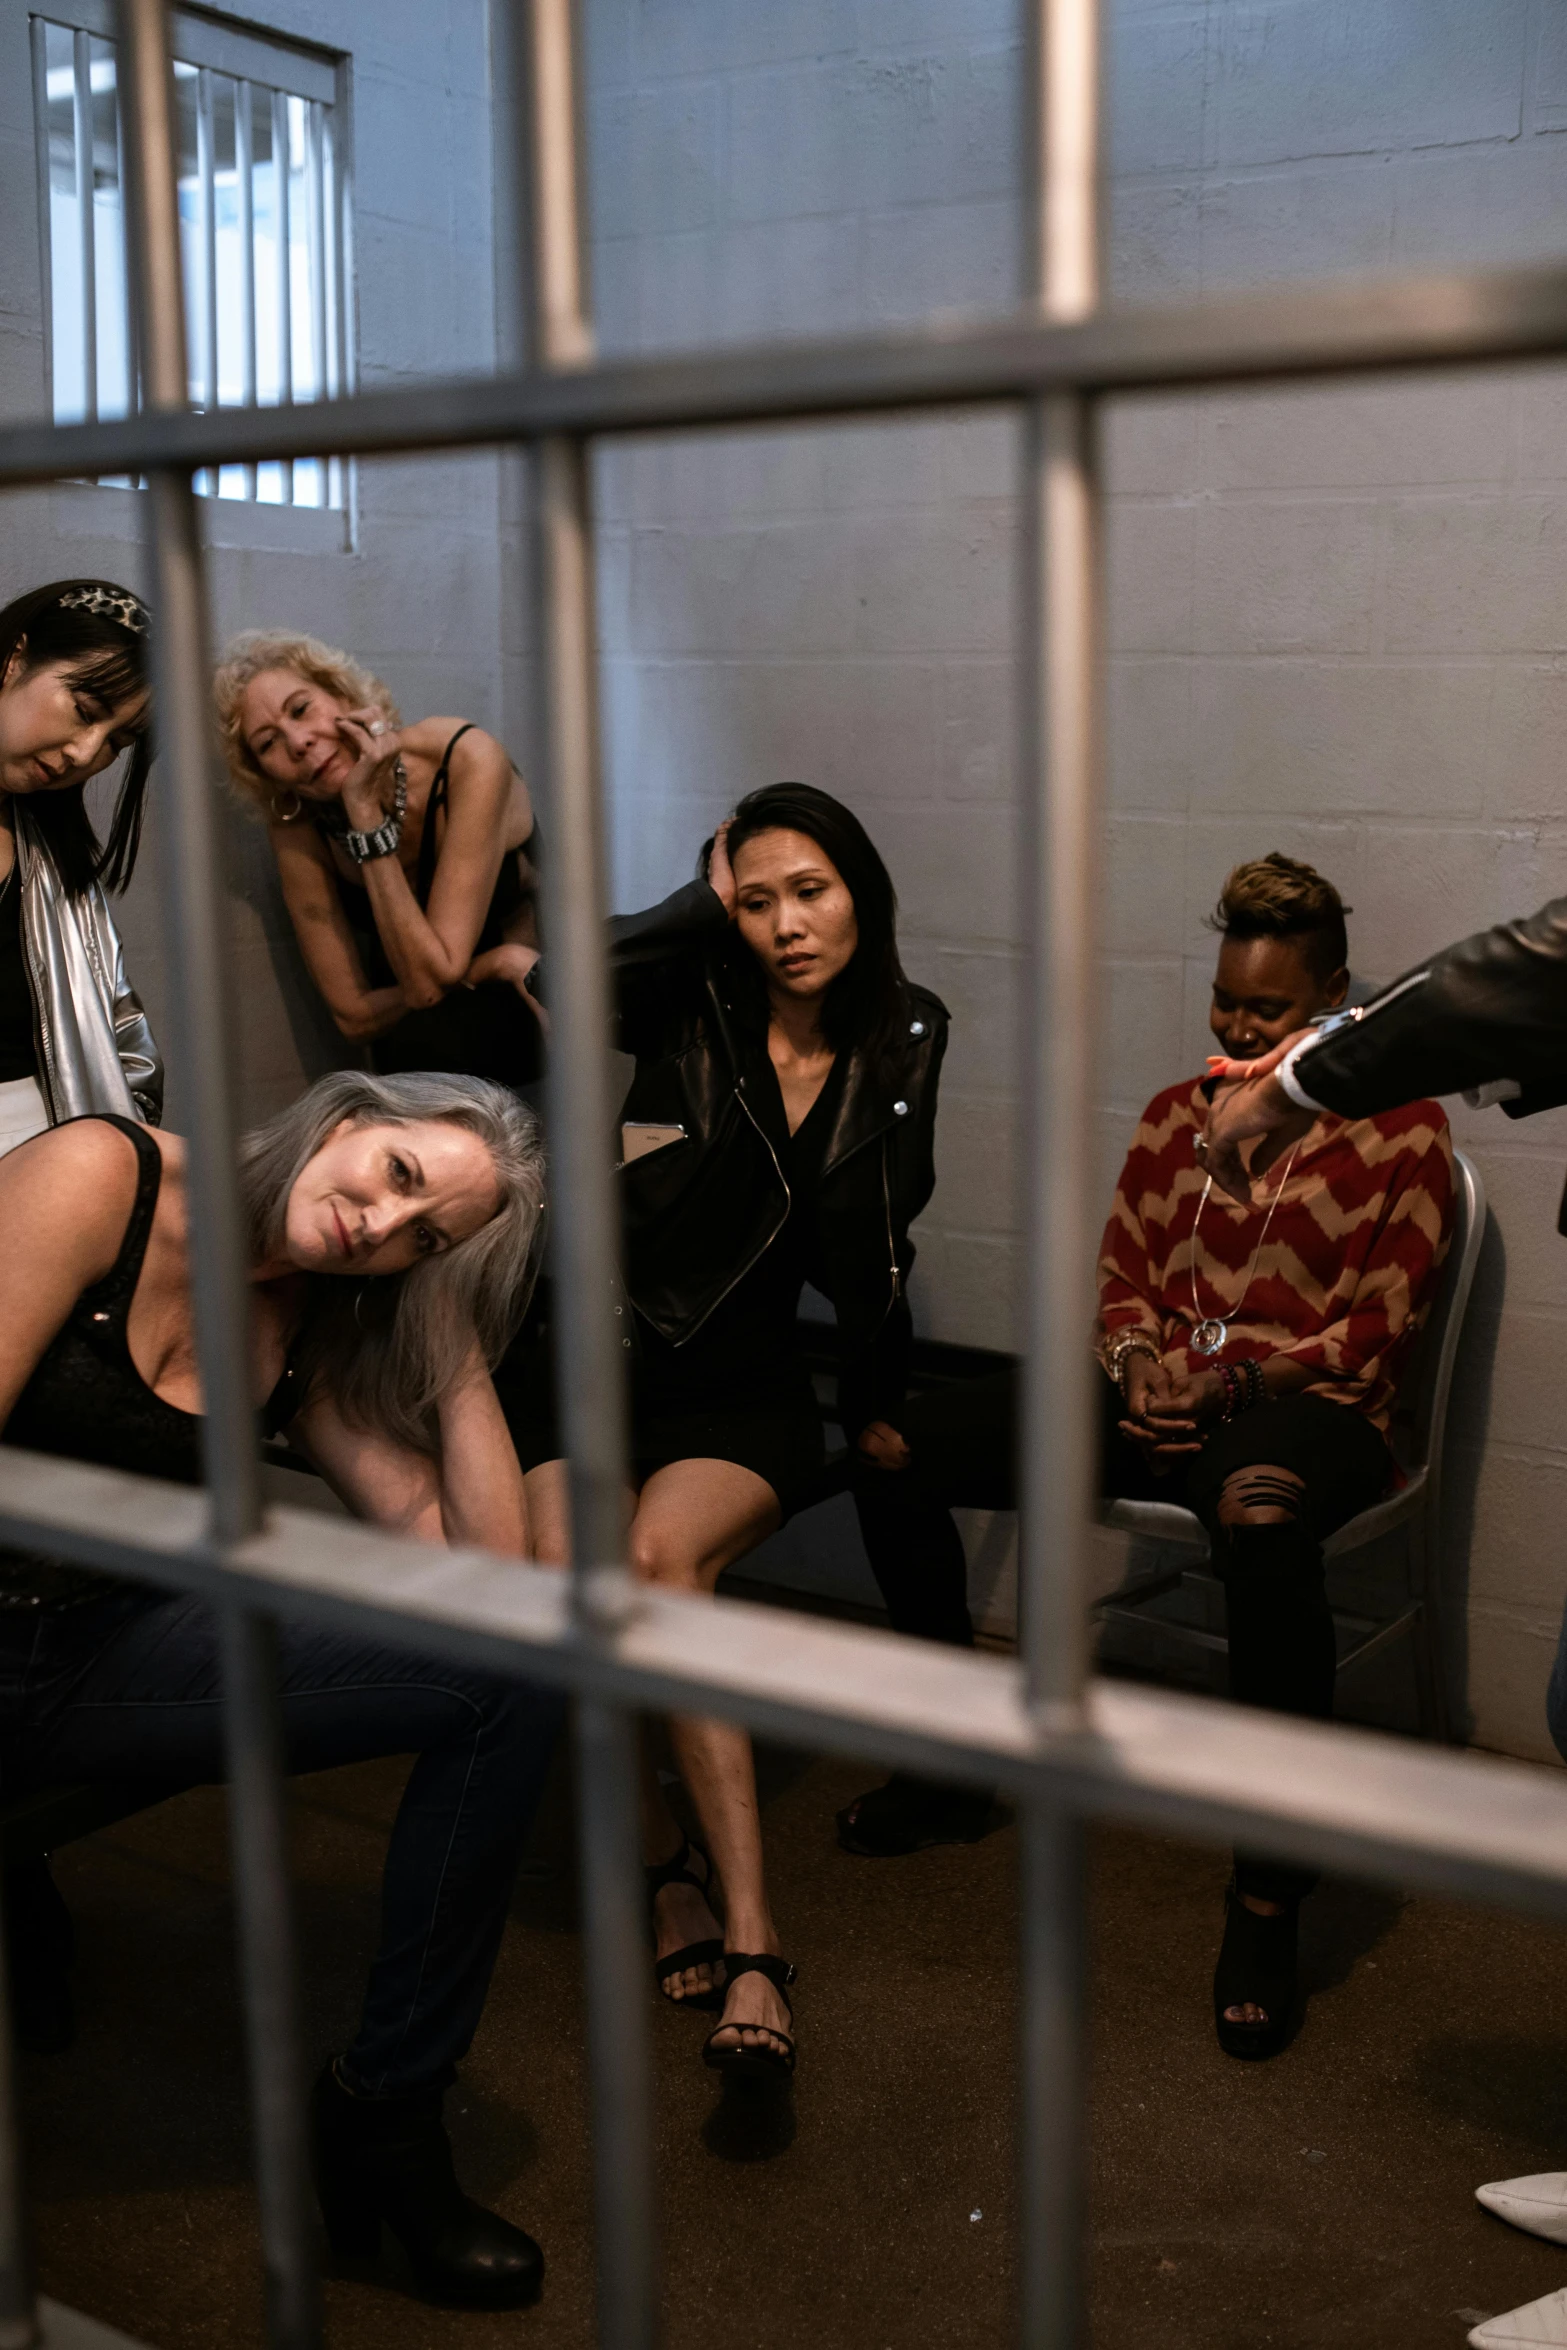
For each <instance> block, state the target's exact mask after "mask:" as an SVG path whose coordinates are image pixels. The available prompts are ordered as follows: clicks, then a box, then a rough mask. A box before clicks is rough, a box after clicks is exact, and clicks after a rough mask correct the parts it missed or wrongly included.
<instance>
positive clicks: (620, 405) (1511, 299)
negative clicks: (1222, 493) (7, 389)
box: [0, 268, 1567, 488]
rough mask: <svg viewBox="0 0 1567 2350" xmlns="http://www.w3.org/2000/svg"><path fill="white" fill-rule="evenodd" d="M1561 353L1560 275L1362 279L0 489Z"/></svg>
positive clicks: (105, 432)
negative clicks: (164, 470)
mask: <svg viewBox="0 0 1567 2350" xmlns="http://www.w3.org/2000/svg"><path fill="white" fill-rule="evenodd" d="M1558 354H1567V270H1564V269H1561V268H1546V269H1527V270H1511V271H1491V272H1482V273H1477V274H1474V275H1468V276H1463V275H1454V276H1448V277H1434V278H1398V279H1392V280H1389V281H1387V282H1381V281H1378V280H1376V279H1374V278H1368V279H1366V280H1365V281H1363V282H1360V283H1354V284H1350V285H1325V286H1302V287H1300V288H1299V289H1297V290H1293V291H1285V292H1269V293H1265V294H1249V295H1236V296H1234V297H1231V298H1226V299H1224V300H1221V301H1205V302H1192V303H1185V304H1183V305H1181V306H1180V307H1179V308H1158V309H1156V308H1152V307H1150V308H1142V307H1137V308H1131V307H1128V308H1125V309H1121V310H1105V311H1101V312H1099V313H1097V314H1096V315H1095V316H1093V317H1091V318H1088V319H1086V320H1084V321H1083V322H1082V323H1081V324H1075V325H1063V326H1045V325H1035V324H1033V323H1031V322H1029V321H1026V320H1023V319H1019V318H1015V317H1014V318H1005V319H990V320H986V319H972V318H960V319H949V320H946V321H940V320H938V321H935V322H933V323H932V324H930V325H927V326H922V327H920V328H917V329H914V330H911V331H909V332H906V333H899V334H885V335H842V336H835V337H832V338H830V339H825V340H820V341H811V342H804V341H802V342H776V343H766V344H752V345H748V346H746V347H744V348H741V349H736V350H730V351H724V350H719V351H703V352H692V353H677V354H674V355H672V356H669V357H659V358H651V359H625V360H607V361H604V362H601V363H599V364H596V365H592V366H585V367H550V368H541V369H534V370H531V371H528V372H525V373H521V374H510V375H495V376H475V377H473V378H472V379H470V380H458V381H452V380H450V379H447V380H444V381H438V382H432V383H429V384H422V385H417V386H411V387H407V388H400V389H398V390H396V391H380V392H362V393H360V394H358V395H357V396H356V397H354V398H352V399H347V400H323V401H317V402H313V403H310V404H307V405H304V406H298V407H284V408H220V409H215V410H210V411H208V412H206V413H204V414H201V415H196V414H191V413H187V412H186V411H185V410H183V409H163V410H155V409H148V410H146V411H144V412H143V413H142V414H140V415H138V416H131V417H126V418H125V419H124V420H123V421H122V422H116V423H110V424H83V425H64V426H58V425H50V424H43V423H39V424H35V425H16V426H11V427H9V428H7V429H6V430H5V431H3V432H0V488H6V487H17V486H20V485H22V484H24V483H27V482H35V481H46V480H54V479H73V480H74V479H78V478H83V479H89V478H93V477H95V476H98V475H104V474H120V473H138V472H146V471H149V470H151V469H152V468H154V467H157V466H160V465H173V466H181V467H185V466H188V467H190V468H191V469H192V470H194V469H196V468H198V467H203V466H212V465H219V464H240V463H243V464H262V463H266V462H268V461H271V460H273V459H284V460H286V459H288V458H292V457H319V456H327V455H335V456H348V455H353V454H358V455H361V456H395V455H399V454H406V453H408V452H410V451H413V450H418V449H437V448H458V447H464V446H466V447H476V446H484V445H488V444H494V443H497V442H503V441H512V440H532V439H538V438H542V437H543V436H544V435H546V434H551V433H563V434H567V435H581V434H591V433H632V432H673V431H680V430H684V429H690V428H692V427H698V426H720V425H759V424H784V423H799V422H802V421H805V420H808V419H810V418H812V417H822V416H834V415H837V416H849V415H855V414H860V413H869V412H873V411H877V410H881V411H885V410H889V409H898V408H916V407H930V406H950V405H954V404H961V403H964V402H971V401H990V400H1016V399H1025V398H1032V397H1037V396H1040V395H1044V394H1048V393H1051V392H1060V391H1082V392H1091V393H1092V392H1138V391H1144V392H1146V391H1171V390H1181V389H1186V388H1196V387H1197V386H1200V385H1203V384H1222V383H1246V382H1259V381H1266V380H1269V379H1278V378H1288V377H1300V376H1324V375H1340V374H1349V373H1363V372H1365V371H1367V370H1378V369H1387V368H1407V367H1426V368H1429V367H1439V366H1444V365H1459V364H1474V363H1478V362H1481V361H1490V360H1503V359H1531V358H1533V359H1538V358H1549V357H1552V356H1554V355H1558Z"/></svg>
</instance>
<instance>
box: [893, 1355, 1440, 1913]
mask: <svg viewBox="0 0 1567 2350" xmlns="http://www.w3.org/2000/svg"><path fill="white" fill-rule="evenodd" d="M1099 1385H1100V1462H1101V1491H1102V1492H1103V1493H1104V1494H1105V1495H1106V1497H1107V1498H1110V1499H1114V1500H1128V1501H1173V1502H1180V1503H1182V1504H1184V1505H1185V1507H1186V1508H1187V1509H1190V1510H1193V1511H1195V1513H1196V1515H1197V1516H1198V1517H1199V1518H1200V1519H1201V1520H1202V1522H1203V1525H1204V1527H1205V1528H1206V1529H1207V1533H1208V1537H1209V1540H1210V1542H1211V1543H1212V1545H1213V1564H1214V1572H1215V1574H1217V1575H1218V1576H1219V1578H1220V1580H1221V1581H1222V1583H1223V1585H1224V1592H1225V1602H1226V1608H1227V1612H1228V1618H1229V1642H1230V1694H1231V1696H1232V1697H1234V1698H1235V1699H1236V1700H1237V1701H1238V1702H1239V1703H1240V1704H1242V1705H1260V1706H1267V1707H1269V1708H1270V1709H1271V1710H1273V1711H1274V1712H1277V1713H1292V1714H1307V1715H1311V1716H1315V1717H1317V1718H1319V1719H1326V1718H1327V1716H1328V1715H1330V1714H1331V1713H1332V1711H1333V1676H1334V1647H1333V1617H1332V1614H1331V1612H1330V1610H1329V1607H1328V1601H1327V1592H1326V1589H1325V1586H1324V1577H1323V1566H1322V1545H1323V1543H1324V1541H1325V1540H1326V1539H1327V1537H1328V1535H1330V1534H1332V1533H1333V1532H1335V1531H1336V1529H1337V1528H1338V1527H1340V1526H1342V1525H1344V1524H1345V1523H1346V1522H1347V1521H1348V1520H1349V1519H1350V1518H1353V1517H1355V1516H1357V1515H1358V1514H1359V1512H1360V1511H1361V1510H1364V1509H1369V1508H1370V1506H1371V1504H1372V1503H1373V1502H1374V1501H1379V1500H1380V1499H1381V1497H1382V1495H1383V1494H1384V1493H1386V1492H1387V1490H1388V1487H1389V1485H1390V1484H1391V1482H1392V1477H1393V1462H1392V1456H1391V1455H1390V1454H1389V1452H1388V1449H1387V1445H1386V1443H1385V1441H1384V1439H1383V1437H1382V1436H1381V1434H1380V1433H1379V1431H1378V1430H1377V1429H1375V1428H1374V1427H1373V1426H1372V1425H1371V1422H1370V1421H1369V1420H1368V1419H1366V1418H1365V1416H1364V1414H1362V1413H1360V1412H1357V1411H1355V1410H1353V1409H1352V1408H1350V1407H1349V1406H1348V1405H1345V1404H1336V1403H1328V1402H1326V1401H1324V1399H1323V1398H1322V1397H1321V1396H1316V1395H1289V1396H1280V1397H1279V1398H1277V1399H1276V1400H1274V1401H1271V1402H1268V1403H1264V1404H1259V1405H1258V1406H1257V1408H1256V1409H1255V1410H1254V1411H1250V1412H1242V1413H1241V1415H1240V1417H1239V1418H1238V1419H1234V1420H1230V1421H1228V1422H1226V1423H1225V1424H1224V1425H1223V1426H1221V1427H1217V1428H1215V1429H1213V1430H1212V1431H1211V1433H1210V1434H1209V1435H1208V1437H1207V1438H1206V1440H1205V1442H1204V1444H1203V1448H1202V1450H1201V1452H1200V1453H1198V1454H1197V1455H1196V1456H1195V1457H1194V1458H1193V1459H1191V1460H1190V1461H1188V1462H1186V1463H1185V1464H1184V1465H1182V1466H1181V1467H1178V1468H1176V1469H1175V1470H1174V1471H1173V1472H1172V1473H1171V1474H1170V1475H1169V1476H1167V1477H1158V1476H1155V1475H1154V1473H1153V1471H1152V1469H1151V1468H1150V1467H1149V1465H1148V1462H1147V1460H1146V1458H1145V1457H1144V1455H1143V1454H1142V1453H1141V1452H1140V1451H1139V1450H1138V1448H1137V1447H1136V1446H1135V1445H1134V1444H1133V1443H1132V1442H1131V1440H1130V1439H1129V1438H1128V1437H1126V1436H1123V1435H1122V1433H1121V1429H1120V1422H1121V1420H1122V1419H1123V1418H1124V1417H1125V1407H1124V1406H1123V1404H1122V1402H1121V1396H1120V1392H1119V1390H1118V1389H1117V1387H1116V1385H1115V1382H1114V1381H1113V1380H1112V1379H1110V1378H1108V1377H1106V1375H1105V1374H1104V1373H1103V1372H1101V1373H1100V1374H1099ZM1017 1401H1018V1386H1017V1375H1016V1373H1015V1372H1013V1371H1010V1370H1008V1371H1003V1372H999V1373H997V1374H996V1375H995V1376H994V1377H991V1378H988V1379H974V1380H964V1381H962V1382H961V1383H958V1384H955V1385H953V1386H951V1387H944V1388H937V1389H934V1390H932V1391H930V1392H929V1393H927V1394H925V1395H922V1396H919V1397H917V1398H915V1399H914V1400H913V1401H911V1402H910V1403H909V1404H907V1405H906V1406H905V1407H904V1408H903V1409H902V1410H901V1411H900V1412H897V1413H893V1414H889V1415H888V1416H889V1418H891V1419H892V1421H893V1424H894V1425H895V1426H896V1427H897V1428H898V1430H899V1433H900V1434H901V1435H902V1436H903V1437H904V1438H905V1439H906V1440H907V1442H908V1445H909V1448H910V1451H911V1452H912V1454H913V1460H912V1463H911V1465H910V1467H909V1468H907V1469H905V1470H901V1471H888V1470H885V1469H877V1468H875V1467H873V1466H872V1465H871V1464H869V1463H866V1464H865V1465H864V1467H862V1468H860V1469H859V1470H858V1471H857V1473H856V1477H855V1485H854V1498H855V1503H856V1506H857V1508H858V1511H859V1518H860V1531H861V1534H862V1536H863V1537H864V1541H865V1548H866V1551H867V1554H868V1556H869V1558H870V1562H871V1566H872V1568H873V1570H874V1572H875V1575H876V1580H877V1582H878V1583H879V1584H880V1586H881V1590H882V1594H883V1596H884V1598H885V1599H886V1602H887V1609H888V1613H889V1615H890V1616H891V1619H892V1622H893V1626H894V1628H895V1629H896V1630H898V1631H900V1632H910V1633H913V1634H915V1635H916V1636H917V1637H920V1638H923V1639H927V1640H945V1641H948V1642H953V1643H958V1644H966V1643H967V1642H968V1641H970V1640H971V1639H972V1638H973V1634H972V1631H971V1630H970V1628H969V1619H968V1606H967V1599H966V1574H967V1570H966V1567H965V1563H964V1554H963V1545H962V1542H961V1541H960V1539H959V1537H958V1531H957V1528H956V1527H955V1526H954V1525H953V1523H952V1517H951V1511H952V1509H953V1508H954V1507H960V1508H961V1507H968V1508H974V1509H1013V1508H1015V1507H1016V1506H1017V1475H1016V1453H1017ZM1268 1470H1272V1471H1275V1472H1279V1474H1278V1475H1277V1476H1274V1477H1268V1476H1265V1475H1264V1474H1263V1472H1265V1471H1268ZM1227 1486H1228V1487H1229V1493H1230V1499H1229V1501H1228V1503H1226V1501H1225V1488H1226V1487H1227ZM1248 1498H1250V1499H1251V1500H1252V1501H1253V1502H1254V1503H1259V1504H1261V1505H1262V1506H1270V1505H1271V1506H1273V1507H1277V1508H1281V1509H1287V1510H1288V1511H1289V1513H1290V1514H1289V1515H1288V1516H1287V1517H1286V1518H1285V1519H1284V1520H1283V1521H1282V1522H1280V1523H1276V1524H1272V1525H1268V1524H1264V1525H1247V1524H1244V1523H1228V1522H1227V1521H1228V1520H1231V1519H1234V1518H1235V1517H1236V1515H1237V1510H1238V1507H1240V1506H1243V1505H1244V1504H1245V1502H1246V1501H1247V1499H1248ZM1236 1876H1237V1880H1238V1882H1239V1884H1240V1886H1241V1890H1242V1891H1243V1892H1246V1893H1251V1894H1255V1895H1256V1896H1257V1897H1258V1898H1259V1899H1261V1900H1286V1899H1293V1898H1295V1897H1296V1896H1298V1894H1299V1893H1300V1892H1301V1891H1303V1890H1304V1889H1305V1888H1306V1887H1307V1886H1308V1885H1309V1884H1310V1883H1311V1882H1312V1880H1311V1879H1310V1878H1308V1877H1305V1876H1303V1875H1302V1873H1301V1872H1300V1871H1299V1870H1296V1869H1286V1868H1284V1867H1282V1866H1280V1865H1278V1864H1275V1863H1271V1862H1266V1861H1262V1860H1259V1859H1254V1858H1253V1857H1251V1856H1249V1855H1245V1854H1237V1856H1236Z"/></svg>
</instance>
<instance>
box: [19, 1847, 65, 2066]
mask: <svg viewBox="0 0 1567 2350" xmlns="http://www.w3.org/2000/svg"><path fill="white" fill-rule="evenodd" d="M5 1950H6V1967H7V1970H8V1972H9V1974H10V1979H11V2028H12V2030H13V2032H14V2033H15V2035H16V2044H17V2046H18V2048H26V2049H30V2050H31V2051H32V2053H33V2054H34V2055H35V2056H59V2055H61V2054H62V2053H63V2052H64V2050H66V2049H67V2048H69V2047H70V2046H71V2045H72V2043H73V2042H74V2040H75V2038H76V2004H75V2002H74V2000H73V1999H72V1997H71V1965H72V1962H73V1960H74V1959H75V1957H76V1929H75V1927H74V1926H73V1925H72V1923H71V1913H70V1911H69V1910H68V1909H67V1908H66V1906H65V1903H64V1901H63V1900H62V1899H61V1898H60V1889H59V1887H58V1886H57V1885H56V1883H55V1881H54V1879H53V1877H52V1876H51V1875H50V1873H49V1863H48V1861H47V1860H43V1859H39V1860H24V1861H13V1862H12V1863H11V1864H10V1866H9V1867H8V1868H7V1869H6V1872H5Z"/></svg>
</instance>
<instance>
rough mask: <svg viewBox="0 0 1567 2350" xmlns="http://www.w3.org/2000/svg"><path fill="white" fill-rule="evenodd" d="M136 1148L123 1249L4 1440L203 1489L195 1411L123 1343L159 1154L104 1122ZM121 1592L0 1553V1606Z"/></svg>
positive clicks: (275, 1419)
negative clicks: (168, 1399) (152, 1377)
mask: <svg viewBox="0 0 1567 2350" xmlns="http://www.w3.org/2000/svg"><path fill="white" fill-rule="evenodd" d="M103 1123H104V1124H105V1125H106V1126H114V1127H117V1128H118V1129H119V1131H120V1133H121V1134H124V1135H127V1136H128V1137H129V1138H130V1140H131V1141H132V1142H133V1143H134V1144H135V1146H136V1156H137V1161H138V1165H137V1175H136V1198H135V1201H134V1203H133V1204H132V1207H131V1213H130V1219H129V1221H128V1223H127V1224H126V1227H125V1238H124V1239H123V1240H122V1241H121V1243H120V1253H119V1255H118V1256H117V1257H116V1258H115V1260H114V1263H113V1265H112V1266H111V1267H110V1269H109V1271H108V1272H107V1273H106V1274H105V1275H104V1277H103V1279H102V1280H101V1281H97V1282H94V1283H93V1285H92V1287H91V1288H90V1289H84V1290H83V1291H82V1294H81V1296H80V1297H79V1298H78V1299H77V1301H76V1303H75V1305H74V1306H73V1307H72V1308H71V1311H70V1313H69V1314H68V1315H67V1316H66V1318H65V1320H64V1322H63V1323H62V1324H61V1326H60V1328H59V1329H58V1330H57V1331H56V1332H55V1335H54V1337H53V1338H52V1339H51V1340H50V1341H49V1344H48V1345H47V1346H46V1347H45V1349H44V1351H43V1353H42V1354H41V1355H40V1357H39V1359H38V1364H37V1367H36V1369H35V1370H34V1372H33V1375H32V1377H31V1378H30V1379H29V1380H28V1382H27V1385H26V1386H25V1387H24V1388H23V1390H22V1392H21V1394H20V1395H19V1396H18V1397H17V1400H16V1407H15V1409H14V1410H13V1412H12V1414H11V1417H10V1419H9V1420H8V1421H7V1422H6V1425H5V1435H4V1442H5V1443H7V1444H16V1445H21V1446H23V1447H25V1448H26V1450H28V1451H29V1452H49V1453H56V1454H64V1455H65V1456H66V1457H67V1458H69V1459H72V1460H82V1461H97V1462H100V1463H101V1464H102V1465H103V1466H104V1467H105V1468H109V1469H126V1470H129V1471H130V1472H131V1473H132V1474H133V1475H136V1476H142V1477H164V1478H167V1479H169V1480H170V1481H171V1482H173V1483H174V1484H178V1485H199V1484H200V1483H201V1428H202V1422H201V1415H200V1413H198V1412H182V1411H181V1410H180V1409H179V1408H178V1406H177V1405H175V1404H171V1403H165V1402H164V1400H163V1398H162V1396H161V1395H158V1394H156V1393H155V1392H154V1390H153V1389H152V1388H150V1387H149V1386H148V1384H147V1382H146V1380H145V1379H144V1378H143V1377H142V1375H141V1373H140V1372H139V1371H138V1370H137V1368H136V1365H135V1363H134V1362H133V1361H132V1359H131V1350H130V1347H129V1345H128V1344H127V1341H126V1325H127V1323H128V1322H129V1319H130V1311H131V1301H132V1299H133V1298H134V1297H135V1295H136V1284H137V1282H138V1281H139V1280H140V1279H141V1269H142V1262H143V1259H144V1258H145V1256H146V1254H147V1239H148V1235H149V1234H150V1232H151V1230H152V1219H153V1215H154V1212H155V1210H156V1208H157V1205H158V1189H159V1185H160V1184H161V1183H162V1180H163V1158H162V1154H161V1153H160V1151H159V1149H158V1146H157V1144H156V1143H155V1142H154V1141H153V1139H152V1137H151V1135H150V1134H149V1133H148V1132H147V1129H146V1128H145V1126H138V1125H137V1124H136V1123H135V1121H134V1120H133V1119H130V1118H117V1117H105V1118H104V1121H103ZM293 1389H294V1374H293V1367H292V1364H290V1365H289V1366H287V1367H286V1368H285V1370H284V1372H283V1375H282V1377H281V1378H280V1379H279V1381H278V1383H277V1385H276V1387H275V1388H274V1389H273V1391H272V1393H271V1395H270V1396H269V1397H268V1398H267V1403H266V1408H265V1411H264V1413H263V1422H264V1425H265V1428H266V1432H267V1434H268V1435H273V1434H275V1433H276V1431H277V1430H278V1429H279V1428H280V1427H283V1426H285V1425H286V1424H287V1422H288V1421H289V1420H290V1419H291V1418H292V1417H293V1415H294V1411H295V1409H296V1408H297V1398H296V1396H295V1394H294V1392H293ZM119 1588H123V1586H122V1585H119V1584H117V1583H116V1582H115V1580H114V1579H113V1578H112V1577H110V1576H107V1575H99V1574H95V1573H94V1572H93V1571H92V1570H91V1569H89V1568H86V1567H70V1566H64V1565H62V1564H61V1563H60V1561H59V1560H57V1559H48V1558H43V1557H40V1556H37V1555H36V1554H34V1553H31V1552H22V1551H0V1607H75V1606H78V1605H80V1603H81V1602H82V1601H83V1600H86V1599H95V1598H97V1597H98V1596H99V1595H100V1594H101V1593H103V1592H106V1591H112V1590H115V1589H119Z"/></svg>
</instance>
